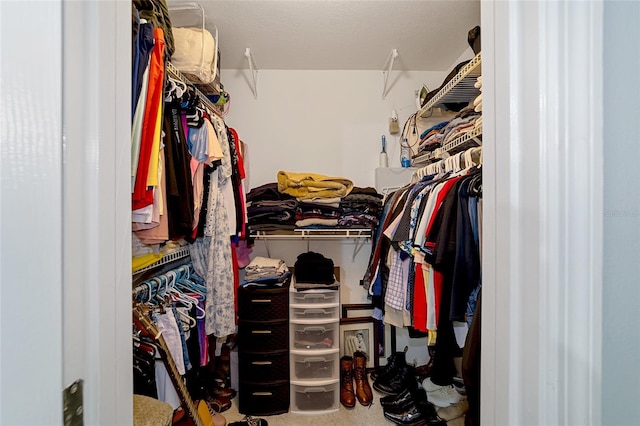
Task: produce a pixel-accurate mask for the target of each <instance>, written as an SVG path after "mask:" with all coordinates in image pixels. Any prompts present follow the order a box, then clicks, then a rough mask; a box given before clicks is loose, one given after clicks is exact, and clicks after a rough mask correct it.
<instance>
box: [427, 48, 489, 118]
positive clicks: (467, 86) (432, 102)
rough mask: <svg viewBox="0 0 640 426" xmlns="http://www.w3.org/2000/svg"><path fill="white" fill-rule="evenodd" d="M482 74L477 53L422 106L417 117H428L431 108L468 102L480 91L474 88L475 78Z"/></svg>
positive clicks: (480, 60) (480, 62)
mask: <svg viewBox="0 0 640 426" xmlns="http://www.w3.org/2000/svg"><path fill="white" fill-rule="evenodd" d="M481 74H482V58H481V57H480V53H478V54H477V55H476V56H475V57H474V58H473V59H472V60H471V61H469V63H467V64H466V65H465V66H463V67H462V69H461V70H460V72H458V74H456V75H455V76H454V77H453V78H452V79H451V80H449V82H448V83H447V84H446V85H445V86H444V87H443V88H442V89H440V91H439V92H438V93H436V94H435V96H434V97H433V98H431V99H429V101H428V102H427V103H426V104H424V106H423V107H422V108H420V111H418V115H419V116H420V117H425V116H428V112H429V110H430V109H431V108H437V107H441V106H442V105H443V104H445V103H452V102H469V101H471V100H473V98H475V97H476V96H478V95H479V94H480V91H479V90H478V89H476V88H475V87H474V84H475V83H476V80H477V78H478V77H479V76H480V75H481Z"/></svg>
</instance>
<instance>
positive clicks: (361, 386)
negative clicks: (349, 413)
mask: <svg viewBox="0 0 640 426" xmlns="http://www.w3.org/2000/svg"><path fill="white" fill-rule="evenodd" d="M354 382H355V389H354ZM356 398H357V399H358V402H360V404H362V405H365V406H369V405H371V403H372V402H373V392H372V391H371V386H369V379H368V377H367V357H366V355H365V354H364V353H363V352H360V351H357V352H354V354H353V357H351V356H343V357H342V358H340V402H341V403H342V405H344V406H345V407H347V408H353V407H355V405H356Z"/></svg>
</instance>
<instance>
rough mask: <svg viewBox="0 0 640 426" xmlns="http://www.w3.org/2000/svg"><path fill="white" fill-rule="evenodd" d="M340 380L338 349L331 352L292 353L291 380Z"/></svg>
mask: <svg viewBox="0 0 640 426" xmlns="http://www.w3.org/2000/svg"><path fill="white" fill-rule="evenodd" d="M339 378H340V354H339V350H338V349H331V350H329V351H295V350H294V351H291V380H327V379H334V380H335V379H339Z"/></svg>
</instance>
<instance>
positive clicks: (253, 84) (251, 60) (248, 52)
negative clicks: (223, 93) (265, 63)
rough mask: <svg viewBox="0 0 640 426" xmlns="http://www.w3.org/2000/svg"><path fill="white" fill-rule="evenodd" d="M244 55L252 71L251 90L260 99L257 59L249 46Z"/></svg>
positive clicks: (255, 97)
mask: <svg viewBox="0 0 640 426" xmlns="http://www.w3.org/2000/svg"><path fill="white" fill-rule="evenodd" d="M244 56H245V58H247V61H248V62H249V70H250V71H251V81H249V84H250V86H251V91H252V92H253V97H254V99H258V67H257V66H256V61H255V59H254V58H253V54H252V53H251V49H250V48H248V47H247V48H246V49H245V51H244Z"/></svg>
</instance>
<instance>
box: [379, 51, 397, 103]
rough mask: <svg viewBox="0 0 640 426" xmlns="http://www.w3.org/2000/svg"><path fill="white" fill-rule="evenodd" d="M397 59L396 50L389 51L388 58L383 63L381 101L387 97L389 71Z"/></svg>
mask: <svg viewBox="0 0 640 426" xmlns="http://www.w3.org/2000/svg"><path fill="white" fill-rule="evenodd" d="M397 57H398V49H391V52H389V56H388V57H387V61H386V62H385V63H384V66H383V67H382V68H384V69H383V70H382V76H383V78H384V83H383V86H382V100H384V99H385V98H386V97H387V82H388V80H389V74H391V70H392V69H393V63H394V61H395V60H396V58H397Z"/></svg>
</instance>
